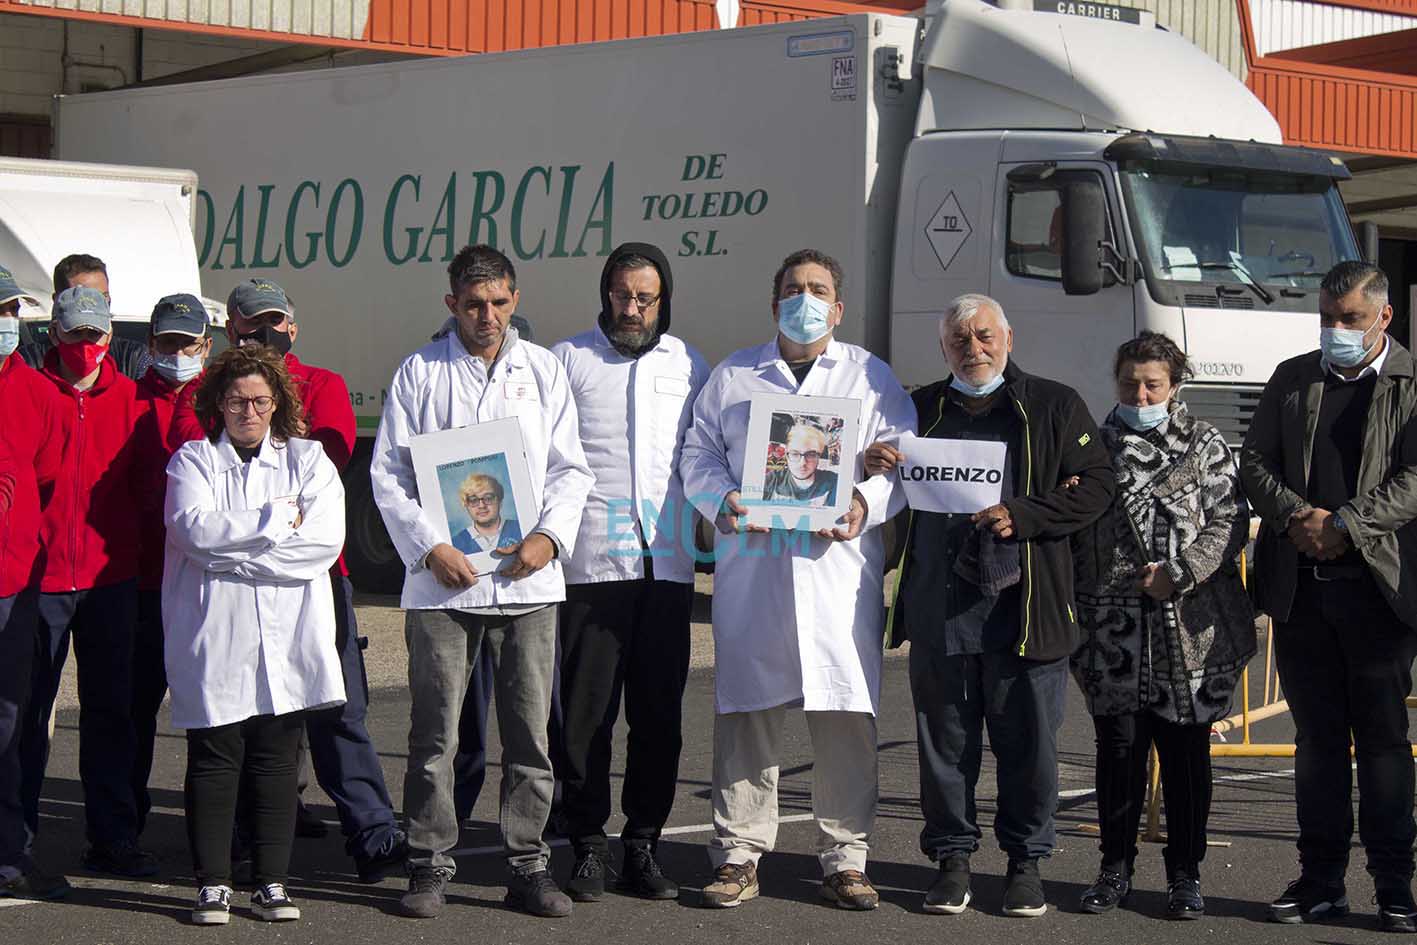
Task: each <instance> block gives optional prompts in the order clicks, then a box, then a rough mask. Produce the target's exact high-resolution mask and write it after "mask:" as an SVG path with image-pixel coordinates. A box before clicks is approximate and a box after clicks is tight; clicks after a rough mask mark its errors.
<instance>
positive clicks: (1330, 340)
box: [1319, 328, 1382, 368]
mask: <svg viewBox="0 0 1417 945" xmlns="http://www.w3.org/2000/svg"><path fill="white" fill-rule="evenodd" d="M1367 334H1368V333H1367V332H1366V331H1359V330H1358V329H1356V328H1320V329H1319V349H1320V350H1322V351H1323V355H1324V359H1325V360H1327V361H1328V363H1329V364H1332V365H1335V366H1337V367H1341V368H1349V367H1356V366H1357V365H1359V364H1362V363H1363V359H1364V358H1366V357H1367V356H1368V355H1369V354H1370V353H1371V352H1372V350H1373V349H1374V348H1376V347H1377V346H1378V344H1379V343H1381V342H1382V338H1381V337H1379V338H1378V339H1377V341H1374V342H1373V343H1372V344H1371V345H1367V346H1364V344H1363V339H1364V336H1365V335H1367Z"/></svg>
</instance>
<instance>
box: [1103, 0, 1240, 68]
mask: <svg viewBox="0 0 1417 945" xmlns="http://www.w3.org/2000/svg"><path fill="white" fill-rule="evenodd" d="M1111 2H1113V3H1117V4H1118V5H1120V6H1126V7H1133V8H1135V9H1138V10H1150V11H1151V12H1152V13H1154V14H1156V22H1157V23H1158V24H1160V25H1161V26H1164V27H1166V28H1167V29H1168V30H1172V31H1173V32H1176V33H1180V34H1181V35H1182V36H1184V37H1186V38H1187V39H1189V40H1190V41H1191V42H1193V43H1195V44H1196V45H1197V46H1199V47H1200V48H1201V49H1203V50H1204V51H1205V53H1206V54H1207V55H1208V56H1210V57H1211V58H1212V59H1214V60H1215V61H1217V62H1219V63H1220V64H1221V65H1222V66H1224V67H1225V68H1226V69H1228V70H1230V72H1231V74H1233V75H1234V76H1235V77H1236V78H1238V79H1240V80H1241V81H1243V80H1244V78H1245V73H1246V64H1245V41H1244V34H1243V32H1242V31H1241V29H1240V14H1239V10H1238V8H1237V4H1236V3H1235V0H1111Z"/></svg>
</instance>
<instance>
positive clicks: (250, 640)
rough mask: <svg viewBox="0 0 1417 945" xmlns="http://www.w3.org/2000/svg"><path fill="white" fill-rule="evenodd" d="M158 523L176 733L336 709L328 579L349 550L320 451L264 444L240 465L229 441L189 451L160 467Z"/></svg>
mask: <svg viewBox="0 0 1417 945" xmlns="http://www.w3.org/2000/svg"><path fill="white" fill-rule="evenodd" d="M292 496H298V497H299V503H300V507H301V508H302V509H303V510H304V518H303V520H302V521H301V523H300V525H299V527H298V528H297V527H294V524H293V523H294V520H295V514H294V509H293V508H292V506H291V504H290V503H289V502H288V501H283V500H286V499H288V498H289V497H292ZM163 518H164V520H165V521H166V524H167V549H166V560H165V561H164V564H163V574H162V626H163V637H164V651H165V661H166V665H167V680H168V688H169V690H170V691H171V693H172V724H173V726H174V727H176V728H213V727H215V726H218V725H229V724H231V723H233V722H240V721H242V720H244V719H249V718H251V717H252V716H256V715H285V714H286V713H289V712H297V711H300V710H302V709H318V708H323V707H325V706H331V705H339V704H340V703H343V702H344V700H345V691H344V674H343V672H342V671H341V669H340V660H339V652H338V651H337V650H336V649H335V608H334V599H333V597H332V596H331V592H330V575H329V570H330V566H331V565H333V564H334V563H335V560H336V559H337V558H338V557H339V554H340V549H341V548H343V547H344V487H343V486H342V485H341V484H340V478H339V472H338V471H337V470H336V469H335V467H334V464H333V463H331V462H330V461H329V459H328V458H327V457H326V456H325V450H324V447H322V446H321V445H320V444H319V443H318V442H316V441H314V440H298V439H297V440H289V441H287V442H286V443H284V444H281V443H274V444H273V443H272V442H271V439H270V434H269V433H268V434H267V435H266V440H265V442H263V443H262V444H261V452H260V453H259V454H258V455H257V456H256V457H255V458H253V459H252V460H251V461H250V462H249V463H243V462H242V461H241V458H240V457H239V456H237V455H236V450H235V449H234V448H233V447H232V445H231V441H230V440H228V439H227V437H226V434H225V433H223V434H222V435H221V439H220V440H218V441H217V442H216V443H212V442H211V441H210V440H206V439H202V440H194V441H192V442H190V443H186V444H184V445H183V446H182V448H181V449H180V450H178V451H177V454H176V455H175V456H173V457H172V460H171V462H169V463H168V466H167V504H166V508H165V509H164V511H163Z"/></svg>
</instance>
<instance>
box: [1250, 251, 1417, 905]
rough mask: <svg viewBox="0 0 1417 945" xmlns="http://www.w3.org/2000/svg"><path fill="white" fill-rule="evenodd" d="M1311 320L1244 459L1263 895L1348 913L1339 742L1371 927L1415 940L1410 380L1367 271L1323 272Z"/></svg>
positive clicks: (1264, 404)
mask: <svg viewBox="0 0 1417 945" xmlns="http://www.w3.org/2000/svg"><path fill="white" fill-rule="evenodd" d="M1319 319H1320V325H1321V326H1322V327H1321V329H1320V337H1319V344H1320V349H1319V350H1318V351H1311V352H1309V353H1308V354H1305V355H1301V356H1299V357H1297V358H1291V359H1289V360H1288V361H1285V362H1284V363H1283V364H1281V365H1279V367H1278V368H1276V369H1275V372H1274V376H1273V377H1272V378H1270V381H1269V384H1268V385H1266V387H1265V390H1264V394H1263V396H1261V398H1260V402H1259V405H1258V407H1257V408H1256V410H1255V415H1254V419H1253V420H1252V421H1251V423H1250V429H1249V432H1248V434H1247V435H1246V437H1245V448H1244V452H1243V454H1242V455H1241V463H1240V476H1241V479H1242V481H1243V482H1244V484H1245V492H1246V493H1247V494H1248V496H1249V499H1250V504H1251V505H1252V506H1253V507H1254V509H1255V511H1256V513H1257V514H1259V515H1260V516H1261V518H1262V520H1263V524H1262V526H1261V528H1260V534H1259V539H1258V541H1257V543H1256V553H1255V570H1256V577H1255V584H1256V591H1257V595H1258V603H1259V605H1260V607H1261V609H1263V610H1264V611H1265V612H1266V613H1268V614H1269V615H1270V616H1271V617H1273V618H1274V623H1275V627H1274V641H1275V655H1276V658H1277V660H1278V664H1279V675H1280V679H1281V680H1282V682H1283V683H1284V694H1285V696H1286V697H1287V698H1288V700H1289V708H1290V711H1291V712H1292V713H1293V715H1294V727H1295V737H1294V742H1295V754H1294V769H1295V773H1294V794H1295V802H1296V808H1297V809H1296V813H1297V814H1298V819H1299V869H1300V876H1299V879H1297V880H1296V881H1294V882H1293V883H1290V884H1289V888H1288V889H1286V890H1285V891H1284V893H1283V894H1282V895H1281V896H1280V897H1279V898H1278V899H1275V900H1274V902H1272V903H1270V917H1271V918H1272V919H1274V920H1275V921H1277V922H1302V921H1306V920H1313V919H1319V918H1335V917H1339V916H1342V915H1345V914H1347V912H1348V899H1347V896H1346V893H1345V889H1344V874H1345V872H1346V871H1347V868H1348V850H1349V846H1350V845H1351V842H1352V837H1353V806H1352V790H1353V787H1352V782H1353V777H1352V766H1351V765H1350V763H1349V754H1348V747H1349V736H1350V732H1351V733H1352V744H1353V748H1354V754H1355V756H1356V760H1357V764H1358V791H1359V794H1360V796H1361V797H1362V806H1361V810H1360V819H1359V824H1358V833H1359V836H1360V837H1361V839H1362V841H1363V847H1364V848H1365V849H1366V850H1367V852H1368V872H1370V873H1372V874H1373V881H1374V885H1375V886H1376V888H1377V904H1378V924H1379V926H1380V927H1381V928H1382V929H1384V930H1385V931H1391V932H1412V931H1417V907H1414V905H1413V901H1412V870H1413V855H1412V844H1413V841H1414V839H1417V825H1414V823H1413V817H1412V801H1413V768H1412V758H1411V748H1410V743H1409V739H1408V725H1407V707H1406V704H1405V700H1406V698H1407V696H1408V695H1410V694H1411V692H1412V662H1413V656H1414V655H1417V633H1414V628H1417V578H1414V576H1413V572H1412V566H1411V562H1412V561H1413V560H1417V558H1414V556H1417V525H1415V524H1414V522H1413V520H1414V519H1417V426H1414V424H1413V419H1414V417H1417V379H1414V364H1413V359H1412V355H1411V354H1409V353H1408V351H1407V349H1405V348H1403V347H1402V345H1400V344H1398V343H1397V342H1396V341H1394V340H1393V339H1392V338H1390V337H1388V336H1387V334H1386V331H1387V327H1388V324H1389V323H1390V322H1391V321H1392V306H1391V305H1389V304H1388V281H1387V277H1386V276H1385V275H1383V273H1382V271H1381V270H1380V269H1378V268H1377V267H1376V266H1372V265H1369V264H1368V263H1363V262H1343V263H1339V264H1338V265H1337V266H1335V267H1334V268H1333V269H1332V270H1330V271H1329V273H1328V275H1326V276H1325V277H1324V280H1323V284H1322V287H1321V289H1320V291H1319ZM1404 557H1405V558H1406V561H1407V562H1408V564H1407V567H1405V568H1404V567H1403V560H1402V559H1403V558H1404Z"/></svg>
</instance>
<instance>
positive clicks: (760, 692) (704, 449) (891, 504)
mask: <svg viewBox="0 0 1417 945" xmlns="http://www.w3.org/2000/svg"><path fill="white" fill-rule="evenodd" d="M759 391H764V392H770V393H778V394H791V393H797V394H803V395H812V396H818V397H850V398H854V399H857V400H859V401H861V418H860V423H859V424H858V427H857V430H858V444H857V459H856V468H855V470H854V478H855V481H856V489H857V490H858V491H860V493H861V495H862V497H863V498H864V499H865V500H866V504H867V516H866V521H865V523H864V528H863V530H862V533H861V534H860V535H859V536H857V537H856V538H855V539H853V540H852V541H847V542H832V541H827V540H825V539H822V538H818V537H816V536H815V535H813V534H810V533H804V532H796V533H792V532H783V531H775V532H772V533H770V534H760V533H759V534H748V533H743V534H737V535H724V534H722V533H720V532H717V531H715V540H714V555H715V561H716V565H715V570H714V593H713V639H714V658H715V665H716V670H717V671H716V674H715V707H716V709H717V711H718V712H720V713H727V712H754V711H758V710H761V709H768V708H772V707H773V706H778V705H784V704H789V703H796V702H799V701H800V702H801V703H802V707H803V708H804V709H806V710H808V711H839V712H870V713H872V714H875V712H876V709H877V707H878V705H879V702H880V681H881V633H882V630H883V625H884V622H885V606H884V603H883V597H884V575H883V571H884V564H885V560H884V559H885V548H884V545H883V539H882V537H881V531H880V528H879V527H878V526H880V525H881V524H882V523H883V522H885V521H886V520H888V519H889V518H890V517H891V516H892V515H894V514H895V513H896V512H898V511H899V510H900V509H901V507H902V506H903V505H904V496H903V494H902V491H901V490H900V488H899V486H898V485H897V483H896V480H895V477H893V476H892V477H885V476H873V477H871V478H870V479H864V476H863V471H862V465H861V452H862V451H864V450H865V448H866V447H867V446H869V445H870V444H871V443H873V442H876V441H877V440H886V441H893V440H896V439H898V438H899V436H900V435H901V434H902V433H905V432H908V431H910V432H913V431H914V430H915V406H914V404H913V403H912V402H911V400H910V396H909V395H908V394H906V392H905V391H904V389H902V388H901V386H900V383H899V382H898V381H897V380H896V379H895V375H893V374H892V373H891V370H890V368H889V367H887V366H886V364H885V362H883V361H881V360H880V359H879V358H876V357H874V356H873V355H871V354H869V353H867V352H866V351H864V350H863V349H861V348H858V347H856V346H854V345H849V344H845V343H843V342H840V341H835V340H833V341H832V342H831V343H830V344H829V345H828V346H827V348H826V350H825V351H824V352H823V353H822V356H821V357H820V358H818V359H817V361H816V363H815V364H813V365H812V369H811V371H810V372H809V373H808V374H807V377H806V378H805V379H804V380H803V381H802V384H801V386H800V387H799V386H798V385H797V381H796V379H795V378H794V377H793V376H792V372H791V370H790V369H789V368H788V366H787V362H785V361H784V360H782V356H781V354H780V353H779V350H778V347H777V339H776V338H774V339H773V340H772V341H770V342H768V343H767V344H765V345H761V346H759V347H755V348H747V349H744V350H742V351H739V352H737V353H736V354H733V355H731V356H730V357H729V358H728V359H727V360H726V361H724V362H723V363H722V364H720V365H719V366H718V367H716V368H714V370H713V374H712V375H710V376H709V380H708V383H707V384H705V385H704V389H703V392H702V393H701V394H700V395H699V399H698V401H697V402H696V403H695V404H694V422H693V425H692V426H691V427H690V428H689V432H688V433H687V435H686V436H685V438H684V452H683V459H682V461H681V463H680V472H681V473H682V475H683V478H684V490H685V492H686V493H687V494H688V496H689V498H690V501H692V502H693V503H694V505H695V506H696V507H697V508H698V509H699V511H700V512H701V513H703V515H704V516H705V517H707V518H710V519H713V518H715V517H716V516H717V515H718V512H719V509H720V507H721V506H722V503H723V499H724V497H725V496H726V495H727V494H728V493H729V492H730V491H733V490H735V489H740V488H741V485H742V482H743V456H744V448H745V445H746V440H747V435H748V412H749V404H750V399H751V397H752V395H753V394H754V393H756V392H759ZM850 475H852V474H848V473H847V472H846V471H845V470H843V472H842V476H843V478H847V477H848V476H850ZM863 479H864V481H863Z"/></svg>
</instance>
